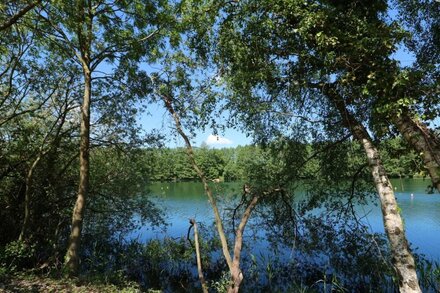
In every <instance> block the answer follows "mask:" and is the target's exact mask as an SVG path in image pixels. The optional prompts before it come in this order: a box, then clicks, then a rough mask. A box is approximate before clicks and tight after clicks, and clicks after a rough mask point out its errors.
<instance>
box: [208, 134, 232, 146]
mask: <svg viewBox="0 0 440 293" xmlns="http://www.w3.org/2000/svg"><path fill="white" fill-rule="evenodd" d="M205 142H206V144H209V145H212V144H232V140H230V139H227V138H226V137H221V136H219V135H212V134H210V135H209V136H208V138H207V139H206V140H205Z"/></svg>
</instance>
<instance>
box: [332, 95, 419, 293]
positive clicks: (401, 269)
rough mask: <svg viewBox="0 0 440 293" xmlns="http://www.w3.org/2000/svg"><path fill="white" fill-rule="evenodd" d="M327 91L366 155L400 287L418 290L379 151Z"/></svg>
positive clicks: (349, 114)
mask: <svg viewBox="0 0 440 293" xmlns="http://www.w3.org/2000/svg"><path fill="white" fill-rule="evenodd" d="M326 94H327V96H328V98H329V99H330V101H331V102H332V103H333V105H334V106H335V107H336V109H337V110H338V112H339V114H340V115H341V118H342V119H343V121H344V123H345V126H346V127H347V128H348V129H350V131H351V133H352V134H353V136H354V138H355V139H356V140H358V141H359V142H360V143H361V145H362V146H363V148H364V150H365V154H366V155H367V159H368V165H369V167H370V169H371V175H372V176H373V180H374V184H375V185H376V189H377V192H378V194H379V199H380V205H381V209H382V216H383V223H384V227H385V233H386V235H387V237H388V240H389V243H390V247H391V254H392V261H393V265H394V268H395V270H396V272H397V275H398V277H399V290H400V292H402V293H407V292H421V290H420V287H419V282H418V278H417V272H416V266H415V262H414V257H413V255H412V253H411V251H410V249H409V246H408V241H407V239H406V235H405V229H404V226H403V221H402V218H401V216H400V213H399V207H398V205H397V201H396V198H395V195H394V191H393V188H392V185H391V182H390V180H389V179H388V176H387V174H386V171H385V169H384V167H383V165H382V162H381V160H380V156H379V152H378V150H377V149H376V147H375V146H374V144H373V142H372V140H371V137H370V135H369V134H368V132H367V130H366V129H365V127H364V126H363V125H362V124H361V123H360V122H359V121H358V120H357V119H356V118H355V117H354V116H353V115H351V113H349V111H348V109H347V108H346V106H345V104H344V100H343V98H342V97H340V96H339V95H338V94H337V93H336V92H335V90H334V89H333V90H332V89H327V90H326Z"/></svg>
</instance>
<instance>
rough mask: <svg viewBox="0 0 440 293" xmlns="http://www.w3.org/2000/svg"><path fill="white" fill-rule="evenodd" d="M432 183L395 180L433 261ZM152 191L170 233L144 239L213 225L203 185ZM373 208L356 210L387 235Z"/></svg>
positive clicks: (231, 189) (223, 190)
mask: <svg viewBox="0 0 440 293" xmlns="http://www.w3.org/2000/svg"><path fill="white" fill-rule="evenodd" d="M429 184H430V181H429V180H423V179H403V180H402V181H400V180H398V179H396V180H393V186H395V188H396V197H397V201H398V203H399V206H400V208H401V209H402V215H403V217H404V221H405V228H406V233H407V237H408V240H409V241H410V243H411V245H412V248H413V249H415V250H416V252H418V253H422V254H425V255H426V256H427V257H428V258H430V259H431V260H437V261H439V260H440V249H439V248H440V194H438V193H435V194H427V193H426V188H427V186H428V185H429ZM213 188H214V190H215V191H216V193H219V194H226V195H229V196H233V195H234V194H239V193H240V192H241V184H238V183H222V184H216V185H213ZM150 190H151V192H152V194H153V195H155V196H156V197H157V198H156V199H155V202H156V203H157V204H158V205H159V206H160V207H162V208H164V209H165V211H166V216H167V222H168V223H169V226H168V228H167V229H166V231H155V230H153V231H152V230H150V229H148V228H147V227H145V228H143V229H141V230H140V231H139V233H136V235H137V236H138V237H139V238H140V239H141V240H148V239H152V238H164V237H173V238H175V237H186V233H187V231H188V226H189V224H188V219H190V218H195V219H196V220H197V221H198V222H204V223H208V224H210V223H212V222H213V213H212V211H211V207H210V205H209V202H208V200H207V197H206V195H205V194H204V190H203V186H202V184H201V183H195V182H179V183H154V184H152V185H151V186H150ZM375 201H376V202H372V203H371V204H369V205H364V206H358V207H357V208H356V210H357V213H358V214H359V216H364V215H367V216H366V217H365V218H364V219H363V222H364V223H366V224H367V225H368V226H369V227H370V229H371V231H373V232H381V233H383V232H384V229H383V224H382V213H381V210H380V208H379V206H378V200H377V199H376V200H375Z"/></svg>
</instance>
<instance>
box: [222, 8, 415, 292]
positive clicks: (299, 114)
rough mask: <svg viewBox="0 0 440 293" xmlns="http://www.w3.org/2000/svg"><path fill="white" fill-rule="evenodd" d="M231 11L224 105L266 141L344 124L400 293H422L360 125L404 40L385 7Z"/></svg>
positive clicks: (226, 24)
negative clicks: (299, 123)
mask: <svg viewBox="0 0 440 293" xmlns="http://www.w3.org/2000/svg"><path fill="white" fill-rule="evenodd" d="M228 8H229V7H226V8H225V10H224V11H223V12H222V13H221V15H225V16H224V17H220V19H221V20H220V21H219V22H220V23H221V24H220V28H218V29H216V31H217V32H219V34H218V36H217V37H218V43H219V45H218V47H217V51H216V58H217V59H216V60H218V62H219V64H218V66H219V67H220V68H221V69H222V70H223V72H222V73H223V78H224V80H225V81H226V82H227V83H228V85H229V86H230V87H231V88H232V89H233V91H234V92H233V95H234V97H237V100H230V101H229V104H230V106H231V109H234V110H235V111H236V113H239V114H238V115H240V114H241V115H242V117H243V119H244V120H245V123H246V124H247V125H249V126H251V127H253V129H255V130H257V133H260V136H261V137H263V138H266V139H267V138H271V137H276V132H274V131H272V129H277V128H278V129H281V130H278V131H279V132H280V133H281V132H283V130H284V129H283V128H281V127H280V126H277V125H274V124H275V123H272V122H273V121H277V122H278V123H282V125H289V124H290V125H292V124H293V123H292V122H291V121H289V120H292V119H295V120H303V121H305V123H307V121H313V120H316V116H318V117H322V119H323V120H324V121H325V122H324V125H323V126H318V127H322V129H324V130H325V129H329V128H332V127H335V126H336V125H340V123H341V121H342V125H343V128H341V131H340V132H342V133H343V132H344V128H345V129H347V130H349V131H350V132H351V134H352V135H353V136H354V138H355V139H356V140H358V141H359V142H360V143H361V145H362V146H363V147H364V152H365V155H366V157H367V160H368V164H369V166H370V169H371V175H372V177H373V181H374V183H375V185H376V189H377V192H378V194H379V197H380V199H381V206H382V211H383V218H384V226H385V231H386V234H387V236H388V239H389V241H390V245H391V252H392V255H393V261H394V267H395V269H396V272H397V275H398V277H399V288H400V290H401V292H420V288H419V285H418V280H417V274H416V271H415V265H414V259H413V257H412V254H411V252H410V251H409V249H408V247H407V241H406V238H405V236H404V231H403V230H402V229H403V225H402V220H401V217H400V215H399V214H398V212H397V211H398V206H397V203H396V201H395V199H394V194H393V190H392V188H390V187H391V185H390V182H389V180H388V178H387V176H386V173H385V171H384V169H383V166H382V163H381V162H380V159H379V157H378V156H379V155H378V150H377V147H375V146H374V144H373V140H372V138H371V137H370V135H369V134H368V131H367V130H366V128H365V126H363V123H364V122H366V121H369V116H368V113H371V108H368V103H365V99H364V96H363V95H364V94H367V92H366V91H367V90H368V86H369V84H370V83H371V82H376V81H377V80H379V81H380V78H381V76H382V75H384V74H385V72H386V68H388V67H389V66H390V64H391V63H392V62H390V61H389V56H390V54H391V53H392V52H393V50H394V49H393V48H394V46H395V44H396V43H397V42H398V41H399V40H400V39H401V37H402V34H401V31H399V30H398V29H397V28H396V26H395V24H393V23H392V24H386V23H385V22H384V21H383V19H382V18H381V15H383V13H384V12H385V11H386V8H387V6H386V2H384V1H375V2H373V3H371V2H369V3H368V4H366V3H364V2H360V1H357V2H351V3H339V2H338V3H335V2H327V1H325V3H317V2H316V3H303V2H300V1H283V2H282V3H280V2H270V3H269V2H268V3H266V2H265V3H254V2H252V3H251V2H247V1H244V2H240V3H238V4H235V5H233V7H232V8H230V9H228ZM274 31H276V33H273V32H274ZM372 69H374V71H372ZM255 105H258V107H256V106H255ZM325 106H327V107H329V108H325ZM352 111H354V113H355V114H353V113H352ZM307 113H310V114H307ZM314 124H315V126H314V125H313V123H310V124H309V125H310V128H311V129H313V128H315V127H316V125H320V123H314ZM321 125H322V124H321ZM262 126H263V127H262ZM285 129H286V128H285ZM287 129H288V128H287ZM315 129H316V128H315ZM274 133H275V135H274ZM317 133H318V134H319V128H318V132H317ZM392 218H393V219H395V221H390V219H392Z"/></svg>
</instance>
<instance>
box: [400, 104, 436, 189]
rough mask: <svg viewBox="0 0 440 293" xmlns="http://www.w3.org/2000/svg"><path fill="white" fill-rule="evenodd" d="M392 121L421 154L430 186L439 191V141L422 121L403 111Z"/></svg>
mask: <svg viewBox="0 0 440 293" xmlns="http://www.w3.org/2000/svg"><path fill="white" fill-rule="evenodd" d="M393 122H394V124H395V125H396V127H397V129H398V130H399V132H400V133H401V134H402V135H403V137H404V139H405V140H406V141H407V142H408V143H409V144H410V145H411V146H412V148H413V149H414V150H416V151H417V152H418V153H420V154H421V156H422V159H423V163H424V165H425V168H426V169H427V170H428V173H429V176H430V177H431V180H432V186H433V187H435V188H437V190H438V191H439V192H440V141H439V139H438V138H437V137H436V136H435V134H434V133H433V132H432V130H430V129H429V128H428V127H427V126H426V125H425V124H424V123H422V122H421V121H419V120H418V119H417V118H413V117H411V115H410V113H408V112H403V113H402V114H401V115H395V116H394V117H393Z"/></svg>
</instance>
